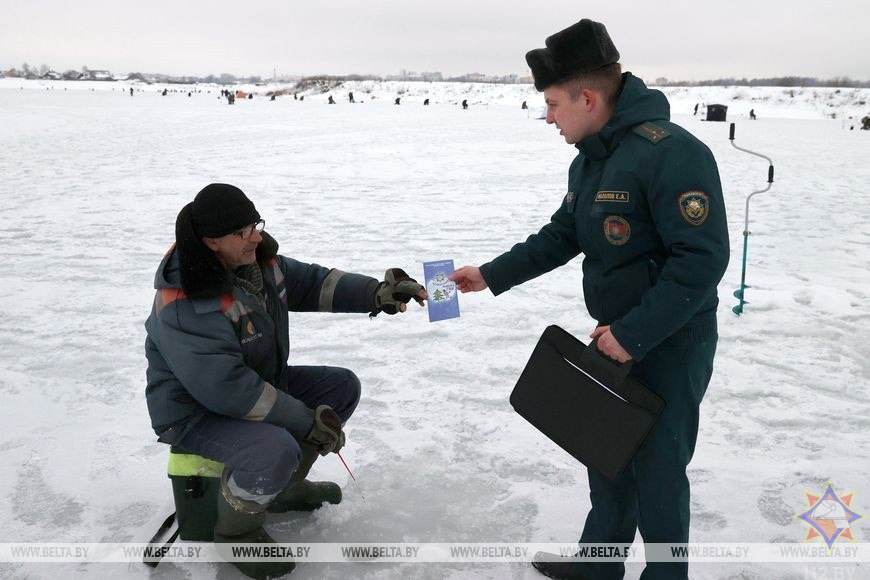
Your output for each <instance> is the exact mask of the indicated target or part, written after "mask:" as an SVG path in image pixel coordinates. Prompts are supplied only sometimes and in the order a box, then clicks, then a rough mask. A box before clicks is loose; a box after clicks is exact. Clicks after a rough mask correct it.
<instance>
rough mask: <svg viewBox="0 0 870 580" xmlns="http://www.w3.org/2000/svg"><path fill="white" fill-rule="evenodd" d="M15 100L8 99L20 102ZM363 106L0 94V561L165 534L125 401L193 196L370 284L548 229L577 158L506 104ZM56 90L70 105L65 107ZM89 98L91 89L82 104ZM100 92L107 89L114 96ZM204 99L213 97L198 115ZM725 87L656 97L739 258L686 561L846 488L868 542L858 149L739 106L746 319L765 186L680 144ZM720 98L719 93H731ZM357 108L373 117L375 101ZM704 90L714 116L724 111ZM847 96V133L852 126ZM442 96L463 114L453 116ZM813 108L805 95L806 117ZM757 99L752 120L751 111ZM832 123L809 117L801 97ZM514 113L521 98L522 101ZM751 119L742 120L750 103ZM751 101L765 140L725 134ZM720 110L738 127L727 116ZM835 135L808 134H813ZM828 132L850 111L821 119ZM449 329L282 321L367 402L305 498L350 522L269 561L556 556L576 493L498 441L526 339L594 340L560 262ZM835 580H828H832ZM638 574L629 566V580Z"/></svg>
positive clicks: (392, 573) (69, 573)
mask: <svg viewBox="0 0 870 580" xmlns="http://www.w3.org/2000/svg"><path fill="white" fill-rule="evenodd" d="M21 85H24V88H23V89H19V86H21ZM406 85H407V87H410V88H408V89H407V91H406V93H405V94H407V95H408V96H407V98H406V99H404V100H403V104H402V105H401V106H398V107H397V106H394V105H393V104H392V98H389V97H390V96H391V95H394V94H395V93H396V88H395V87H391V86H386V87H385V86H381V85H373V86H371V87H369V88H370V90H371V91H372V93H366V92H365V87H363V85H362V84H359V85H357V88H351V90H354V92H355V95H356V96H357V99H358V100H360V99H361V100H363V101H366V102H364V103H361V104H356V105H349V104H347V103H346V101H345V100H344V99H338V97H339V96H343V95H344V94H345V93H346V91H347V89H348V87H343V88H342V89H340V90H339V91H340V92H339V91H336V92H335V94H336V98H337V100H338V103H339V104H338V105H336V106H327V105H325V104H324V102H325V100H326V96H325V95H318V94H314V93H311V94H310V95H309V97H308V98H306V100H305V101H304V102H302V103H300V102H297V101H294V100H293V99H292V97H289V98H288V97H280V98H278V100H276V101H274V102H270V101H269V100H268V99H267V98H264V97H263V96H262V95H258V96H257V97H255V98H254V99H252V100H250V101H247V100H246V101H237V102H236V104H235V105H234V106H227V105H226V103H225V101H223V100H220V99H218V97H217V95H216V90H217V89H216V88H215V87H202V89H203V92H201V93H195V94H194V95H193V96H192V97H187V95H186V89H185V92H184V93H170V94H169V95H168V96H167V97H161V96H160V95H159V94H158V89H157V88H155V87H147V86H141V87H140V88H142V89H143V90H142V91H141V92H137V93H136V95H135V96H134V97H130V96H129V95H128V94H127V93H126V92H125V91H126V88H127V85H124V84H123V83H108V84H107V83H102V84H99V83H94V84H92V85H88V84H82V83H78V84H77V83H60V82H58V83H23V82H21V81H18V80H17V79H14V80H13V79H5V80H4V81H2V82H0V177H2V179H0V200H2V203H0V221H2V223H3V224H4V226H3V228H2V229H0V255H2V259H3V262H4V264H5V265H4V268H2V270H0V280H2V282H0V313H2V316H3V319H4V324H3V325H2V326H0V345H2V349H0V397H2V405H0V461H2V465H3V469H2V470H0V524H2V525H0V542H12V541H25V542H38V541H63V542H75V541H82V542H101V541H102V542H109V541H117V542H123V541H146V540H147V538H148V537H150V536H151V534H153V532H154V531H155V530H156V527H157V524H158V520H159V519H160V518H162V517H165V515H166V514H168V513H169V512H170V511H171V509H172V508H171V493H170V488H169V481H168V479H167V478H166V471H165V469H166V454H167V448H166V447H165V446H163V445H162V444H159V443H157V442H156V441H155V438H154V436H153V433H152V431H151V429H150V426H149V421H148V414H147V410H146V407H145V400H144V371H145V358H144V350H143V342H144V328H143V321H144V319H145V317H146V316H147V314H148V312H149V309H150V306H151V301H152V298H153V290H152V279H153V273H154V269H155V268H156V266H157V264H158V263H159V261H160V258H161V256H162V255H163V253H164V252H165V250H166V249H167V248H168V247H169V245H170V243H171V242H172V239H173V232H174V220H175V216H176V214H177V212H178V210H179V209H180V208H181V207H182V205H183V204H185V203H186V202H187V201H189V200H190V199H191V198H192V196H193V195H194V194H195V193H196V192H197V191H198V190H199V189H200V188H202V187H203V186H204V185H205V184H207V183H209V182H212V181H224V182H229V183H233V184H236V185H238V186H240V187H241V188H242V189H243V190H244V191H246V192H247V193H248V195H249V196H250V197H251V198H252V199H253V200H254V201H255V203H256V204H257V207H258V209H259V211H260V213H261V214H262V215H263V217H264V218H265V220H266V224H267V228H268V230H269V231H270V232H271V233H272V234H273V235H274V236H275V237H276V238H277V239H278V241H279V242H280V243H281V251H282V253H285V254H287V255H290V256H293V257H295V258H297V259H301V260H304V261H314V262H317V263H320V264H323V265H326V266H330V267H339V268H342V269H344V270H349V271H358V272H362V273H365V274H369V275H373V276H378V277H380V276H382V275H383V271H384V270H385V269H386V268H388V267H392V266H401V267H404V268H405V269H407V271H408V272H409V273H410V274H411V275H412V276H415V277H416V278H418V279H420V280H422V263H423V262H424V261H431V260H438V259H454V260H455V261H456V265H457V266H459V265H462V264H479V263H481V262H484V261H486V260H488V259H490V258H492V257H494V256H496V255H497V254H499V253H500V252H502V251H504V250H506V249H508V248H509V247H510V246H511V245H512V244H513V243H515V242H517V241H519V240H522V239H524V238H525V236H526V235H528V234H529V233H531V232H533V231H537V229H538V228H539V227H540V226H541V225H543V224H544V223H546V221H547V220H548V218H549V216H550V215H551V214H552V212H553V211H554V210H555V208H556V207H557V206H558V204H559V203H560V201H561V199H562V197H563V195H564V192H565V187H566V183H567V167H568V164H569V162H570V160H571V159H572V157H573V153H574V150H573V149H572V148H571V147H569V146H566V145H565V144H564V142H563V141H562V139H561V138H560V137H559V136H558V134H557V132H556V131H555V130H553V128H552V127H549V126H547V125H546V124H545V123H544V122H542V121H539V120H536V119H534V114H531V115H530V114H527V112H526V111H521V110H520V109H519V103H520V102H521V101H522V100H526V99H529V100H530V101H529V102H530V104H532V103H534V104H535V106H539V105H540V96H539V95H536V94H535V93H534V91H533V90H532V89H531V88H530V87H528V86H521V85H517V86H507V87H505V86H499V85H474V86H463V85H454V84H448V83H442V84H436V85H432V86H429V89H428V91H429V92H428V93H427V94H428V95H430V96H431V97H432V100H433V105H431V106H429V107H423V106H421V105H420V101H422V98H425V97H422V94H423V93H422V92H419V93H412V92H410V91H412V90H418V91H420V90H421V89H422V87H424V86H426V84H425V83H419V84H414V83H406ZM64 87H67V88H68V89H69V90H64ZM89 88H95V90H94V91H91V90H89ZM111 89H117V90H111ZM206 90H211V93H207V92H205V91H206ZM729 90H732V89H714V88H704V89H687V91H689V92H681V91H680V90H678V89H670V88H669V89H668V93H669V94H671V95H672V97H673V98H674V113H675V114H674V120H675V121H676V122H678V123H681V124H683V125H684V126H685V127H687V128H688V129H689V130H691V131H692V132H693V133H695V134H696V135H697V136H698V137H699V138H701V139H702V140H703V141H704V142H705V143H707V144H708V145H709V146H710V148H711V149H712V150H713V152H714V154H715V155H716V158H717V160H718V162H719V168H720V172H721V175H722V181H723V186H724V191H725V194H726V203H727V208H728V212H729V225H730V232H731V243H732V257H731V263H730V266H729V268H728V272H727V273H726V275H725V278H724V279H723V281H722V283H721V285H720V288H719V290H720V299H721V302H722V303H721V306H720V312H719V323H720V335H721V339H720V342H719V350H718V353H717V360H716V371H715V373H714V376H713V379H712V383H711V385H710V388H709V390H708V392H707V396H706V399H705V400H704V403H703V405H702V418H701V426H700V435H699V441H698V446H697V449H696V453H695V458H694V461H693V462H692V465H691V467H690V472H689V473H690V478H691V481H692V497H693V499H692V502H693V514H692V534H693V535H692V540H693V541H705V542H717V541H734V542H737V541H749V542H770V541H781V542H799V541H801V540H802V539H803V538H804V537H805V535H806V527H805V526H804V525H803V524H802V523H801V522H800V520H798V519H797V518H796V515H797V514H798V513H800V512H801V511H804V510H805V509H806V504H805V500H804V496H803V493H804V491H816V492H819V491H823V489H824V485H825V484H826V482H828V481H830V482H832V483H833V484H834V486H835V488H836V489H837V490H838V491H839V490H843V491H845V490H854V492H855V503H854V504H853V508H854V509H855V511H857V512H858V513H861V514H863V515H864V516H865V517H864V518H863V519H861V520H859V521H858V522H856V523H855V524H854V528H855V533H856V536H857V537H858V539H859V540H861V541H866V539H867V538H870V362H868V361H870V331H868V325H870V227H868V223H870V166H868V159H870V134H868V133H867V132H863V131H848V130H844V129H843V123H842V118H841V117H842V116H841V117H840V118H838V119H837V120H831V119H825V118H823V117H824V113H825V112H824V110H823V109H822V110H818V109H817V108H814V107H815V106H814V105H813V104H812V102H813V97H812V96H811V95H816V94H822V93H823V92H824V91H828V92H831V93H832V94H835V95H841V94H842V93H834V92H833V91H834V89H816V90H815V91H822V92H818V93H817V92H813V91H814V90H813V89H806V90H805V92H804V93H802V95H804V96H803V97H802V98H801V99H799V103H797V104H794V103H792V102H791V101H793V99H792V98H791V97H786V98H785V100H782V99H778V97H777V96H776V95H780V96H781V95H782V91H783V90H784V89H749V88H739V90H740V91H742V92H743V93H744V97H743V99H742V101H739V102H740V103H742V104H741V105H740V106H739V107H738V106H734V108H732V111H729V112H730V113H733V115H732V116H733V117H734V118H735V120H737V121H738V128H737V142H738V144H740V145H742V146H744V147H748V148H750V149H753V150H757V151H760V152H764V153H766V154H767V155H769V156H770V157H772V158H773V160H774V162H775V164H776V169H777V176H776V179H777V180H776V183H775V184H774V187H773V189H772V190H771V192H769V193H766V194H763V195H761V196H757V197H756V198H755V199H754V201H753V206H752V224H751V231H752V236H751V238H750V252H749V258H750V264H749V271H748V279H747V282H748V283H749V284H750V286H751V288H749V290H747V294H746V297H747V300H748V301H749V304H748V306H747V307H746V312H745V314H744V316H743V317H742V318H737V317H735V316H734V315H732V314H731V312H730V307H731V306H732V305H733V304H734V303H735V300H734V299H733V298H732V296H731V293H732V292H733V291H734V290H735V289H736V288H737V286H738V285H739V280H740V255H741V251H742V229H743V203H744V196H745V195H746V194H747V193H749V192H750V191H752V190H754V189H758V188H760V187H763V186H764V184H765V183H766V175H767V168H766V164H765V163H764V162H763V161H761V160H758V159H756V158H752V157H750V156H748V155H746V154H744V153H741V152H739V151H737V150H736V149H734V148H732V147H731V146H730V144H729V142H728V125H727V124H724V123H705V122H701V121H700V120H699V119H698V118H693V117H692V116H691V107H692V106H694V103H695V102H697V101H703V102H714V101H715V100H721V101H723V102H726V104H728V98H729V94H730V93H728V91H729ZM733 90H736V89H733ZM378 91H380V94H381V96H380V97H379V98H377V99H370V98H368V96H369V95H370V94H379V93H378ZM717 91H718V92H717ZM868 92H870V91H867V90H866V89H865V90H864V92H863V94H858V96H855V95H852V96H851V97H849V98H850V99H851V100H849V101H848V103H845V104H844V105H843V106H844V107H846V108H848V107H851V108H850V109H848V110H849V111H852V112H850V113H849V114H858V113H860V114H862V115H863V114H866V113H867V112H870V111H868V110H867V108H866V107H865V108H864V109H865V110H864V112H863V113H861V112H860V107H861V106H860V105H857V104H856V103H857V102H858V101H860V100H861V99H862V98H863V99H865V100H866V96H867V94H868ZM463 94H470V95H472V96H471V97H468V98H469V102H470V103H471V105H472V106H471V108H470V109H469V110H467V111H463V110H461V109H460V108H459V107H457V106H456V102H457V101H458V100H461V98H462V96H461V95H463ZM824 94H825V95H826V94H828V93H827V92H825V93H824ZM765 96H769V97H770V98H769V99H768V100H767V101H752V99H753V98H754V97H758V98H759V99H761V98H763V97H765ZM821 98H823V99H826V98H827V97H824V96H823V97H821ZM532 99H535V100H534V101H533V100H532ZM761 102H763V103H766V104H765V105H761V104H758V103H761ZM749 103H755V108H756V111H757V112H758V114H759V116H760V119H759V120H758V121H756V122H749V121H746V112H747V111H748V108H749V106H750V105H749ZM740 107H745V108H746V111H744V110H743V109H742V108H740ZM828 108H830V107H828ZM844 110H845V109H844ZM460 302H461V308H462V317H461V318H459V319H455V320H449V321H445V322H439V323H434V324H430V323H429V322H428V319H427V315H426V311H425V309H420V308H417V307H416V306H414V307H411V308H409V312H408V313H407V314H405V315H402V316H395V317H388V316H386V315H381V316H378V317H377V318H376V319H375V320H369V319H368V318H367V317H366V316H365V315H345V314H317V313H313V314H291V363H297V364H331V365H340V366H345V367H349V368H351V369H353V370H354V371H355V372H356V373H357V374H358V375H359V377H360V379H361V380H362V383H363V400H362V402H361V403H360V405H359V408H358V410H357V413H356V414H355V415H354V417H353V419H352V421H351V423H349V425H348V429H347V432H348V446H347V448H346V451H345V452H344V456H345V458H346V459H347V460H348V463H349V464H350V466H351V468H352V469H353V470H354V472H355V474H356V475H357V478H358V479H359V481H360V485H361V486H362V489H363V492H364V493H365V496H366V499H367V502H366V503H364V502H363V501H362V499H361V498H360V495H359V493H358V492H357V491H356V490H355V488H354V487H353V485H352V484H351V482H350V481H349V477H348V476H347V473H346V472H345V471H344V469H343V467H342V466H341V464H340V462H339V461H338V460H337V458H335V457H328V458H325V459H322V460H320V461H319V462H318V463H317V464H316V466H315V468H314V475H315V476H317V477H319V478H333V479H334V480H336V481H338V482H340V483H341V484H342V486H343V487H344V491H345V501H344V502H343V503H342V504H341V505H339V506H329V507H326V508H324V509H321V510H319V511H318V512H316V513H313V514H306V515H291V516H289V517H288V516H277V515H275V516H270V518H269V520H268V521H269V526H270V530H272V531H273V532H274V533H275V536H276V537H277V538H278V539H279V540H280V541H287V542H291V541H310V542H329V541H373V542H377V541H407V542H430V541H431V542H439V541H441V542H447V541H458V542H462V541H465V542H478V541H480V542H483V541H520V542H550V541H559V542H573V541H575V540H576V539H577V537H578V536H579V532H580V530H581V529H582V525H583V522H584V517H585V514H586V512H587V510H588V508H589V498H588V486H587V483H586V474H585V469H584V468H583V467H582V466H581V465H579V464H578V463H577V462H576V461H575V460H573V459H572V458H571V457H570V456H568V455H567V454H566V453H564V452H563V451H561V450H560V449H559V448H558V447H556V446H555V445H553V444H552V443H550V442H549V441H548V440H546V439H545V438H544V437H543V436H541V435H540V434H539V433H537V432H536V431H535V430H534V429H533V428H532V427H531V426H530V425H528V424H527V423H526V422H525V421H524V420H523V419H522V418H520V417H519V416H518V415H516V414H515V413H514V412H513V410H512V409H511V407H510V404H509V403H508V395H509V393H510V390H511V389H512V387H513V384H514V382H515V381H516V379H517V377H518V376H519V374H520V372H521V370H522V368H523V366H524V363H525V361H526V360H527V358H528V356H529V354H530V353H531V350H532V348H533V346H534V344H535V342H536V340H537V338H538V336H539V335H540V333H541V331H542V330H543V329H544V328H545V327H546V326H547V325H548V324H559V325H561V326H562V327H564V328H565V329H567V330H569V331H571V332H573V333H575V334H577V335H578V336H581V337H583V336H584V335H585V334H587V333H588V332H589V331H591V330H592V328H593V324H594V323H593V321H592V320H591V319H590V318H589V317H588V315H587V314H586V311H585V307H584V304H583V300H582V295H581V291H580V267H579V259H577V260H574V261H572V262H571V263H569V264H568V265H566V266H565V267H563V268H561V269H558V270H556V271H554V272H552V273H550V274H547V275H545V276H543V277H541V278H538V279H536V280H534V281H532V282H529V283H527V284H525V285H523V286H520V287H518V288H516V289H514V290H512V291H511V292H508V293H507V294H505V295H503V296H500V297H498V298H493V297H492V295H491V294H489V293H488V292H484V293H479V294H475V295H464V296H462V297H461V298H460ZM692 570H693V572H692V575H693V577H697V578H710V579H713V578H716V579H724V578H745V579H762V578H763V579H771V578H777V579H796V578H828V577H842V578H860V577H866V576H867V575H868V570H866V569H857V568H848V567H845V566H840V567H839V568H837V570H830V569H824V568H813V567H806V566H793V567H788V568H783V567H773V566H765V565H750V564H732V565H721V564H716V565H706V566H705V565H702V564H697V565H693V568H692ZM835 572H836V574H839V576H833V574H834V573H835ZM639 573H640V568H639V567H637V566H633V567H630V568H629V573H628V575H627V577H628V578H636V577H637V575H638V574H639ZM215 575H217V576H218V577H220V578H235V577H237V576H238V575H237V573H236V572H235V570H233V569H232V568H231V567H230V566H229V565H227V564H192V565H180V564H171V563H164V564H161V566H160V567H159V568H158V569H157V570H156V571H155V572H152V571H151V570H150V569H147V568H145V567H144V566H141V565H129V566H128V565H126V564H72V565H64V564H52V565H48V564H46V565H23V564H0V576H3V577H4V578H5V577H12V578H25V577H27V578H49V577H113V578H145V577H159V578H168V577H172V578H175V577H188V578H211V577H214V576H215ZM293 577H294V578H344V577H359V578H398V577H402V578H442V577H450V578H465V577H484V578H529V579H531V578H538V577H539V576H537V573H536V572H534V571H533V570H532V569H531V568H530V567H528V566H527V565H520V564H514V565H481V564H476V565H473V564H451V565H438V566H435V565H423V564H416V565H402V566H399V565H391V564H390V565H388V564H371V563H360V564H304V565H300V566H299V567H298V568H297V570H296V572H294V574H293Z"/></svg>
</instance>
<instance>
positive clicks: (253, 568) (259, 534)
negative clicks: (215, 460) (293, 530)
mask: <svg viewBox="0 0 870 580" xmlns="http://www.w3.org/2000/svg"><path fill="white" fill-rule="evenodd" d="M226 484H227V475H226V471H224V476H223V477H222V478H221V490H220V493H218V497H217V514H218V517H217V523H215V526H214V542H215V544H216V548H217V550H218V553H219V554H221V556H222V557H228V556H230V555H231V554H232V552H231V551H230V549H229V547H224V548H222V547H221V546H220V544H223V543H228V542H230V543H238V544H275V543H276V542H275V540H274V539H273V538H272V536H270V535H269V534H268V533H267V532H266V530H264V529H263V522H264V521H265V519H266V513H265V506H262V505H260V504H258V503H256V502H253V501H246V500H243V499H239V498H237V497H234V496H233V495H232V492H230V490H229V489H228V488H227V485H226ZM230 563H231V564H232V565H233V566H235V567H236V568H238V569H239V570H240V571H241V572H242V574H244V575H245V576H248V577H250V578H257V579H260V578H278V577H279V576H284V575H286V574H289V573H290V572H292V571H293V569H294V568H295V567H296V564H295V563H294V562H293V561H292V560H287V561H283V562H265V561H264V562H230Z"/></svg>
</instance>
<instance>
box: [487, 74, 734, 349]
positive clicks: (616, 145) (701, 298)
mask: <svg viewBox="0 0 870 580" xmlns="http://www.w3.org/2000/svg"><path fill="white" fill-rule="evenodd" d="M623 77H624V78H623V89H622V92H621V93H620V96H619V100H618V102H617V105H616V108H615V110H614V114H613V116H612V118H611V119H610V121H608V123H607V125H606V126H605V127H604V128H603V129H602V130H601V131H600V132H599V133H596V134H595V135H592V136H590V137H587V138H586V139H584V140H583V141H582V142H580V143H579V144H578V145H577V149H578V150H579V151H580V153H579V154H578V155H577V157H576V158H575V159H574V161H573V162H572V163H571V168H570V169H569V171H568V194H567V195H565V198H564V200H563V201H562V204H561V206H560V207H559V209H558V210H557V211H556V213H555V214H553V217H552V218H551V220H550V223H549V224H547V225H545V226H544V227H543V228H542V229H541V231H540V232H538V233H537V234H533V235H531V236H529V238H528V239H527V240H526V241H525V242H522V243H519V244H517V245H515V246H514V247H513V248H511V250H510V251H508V252H506V253H504V254H502V255H501V256H499V257H497V258H495V259H494V260H492V261H491V262H489V263H487V264H484V265H483V266H481V268H480V271H481V273H482V275H483V277H484V279H485V280H486V283H487V284H488V286H489V288H490V289H491V290H492V292H493V294H495V295H498V294H501V293H502V292H505V291H506V290H508V289H510V288H511V287H513V286H516V285H517V284H521V283H523V282H526V281H527V280H531V279H532V278H535V277H536V276H540V275H541V274H543V273H545V272H549V271H550V270H552V269H554V268H557V267H559V266H561V265H563V264H565V263H566V262H568V261H569V260H571V259H572V258H573V257H575V256H577V255H578V254H579V253H581V252H582V253H583V254H584V259H583V294H584V297H585V300H586V307H587V309H588V310H589V314H590V315H591V316H592V317H593V318H595V319H596V320H597V321H598V322H599V324H610V325H611V331H612V332H613V335H614V337H616V339H617V340H618V341H619V344H621V345H622V347H623V348H624V349H625V350H626V351H628V353H629V354H631V356H632V358H634V359H635V360H641V359H642V358H643V357H644V356H645V355H646V354H647V353H648V352H649V351H650V350H651V349H652V348H654V347H655V346H656V345H658V344H660V343H662V342H663V341H665V340H667V339H668V338H669V337H672V336H674V335H675V334H677V333H678V332H682V333H689V334H690V335H691V336H694V337H697V338H699V339H703V338H708V337H715V336H716V306H717V304H718V302H719V300H718V298H717V296H716V285H717V284H718V283H719V280H721V278H722V275H723V274H724V273H725V268H726V267H727V265H728V258H729V246H728V227H727V223H726V221H725V205H724V202H723V199H722V186H721V184H720V182H719V171H718V169H717V167H716V160H715V159H714V158H713V154H712V153H711V152H710V150H709V149H708V148H707V147H706V146H705V145H704V144H703V143H701V142H700V141H699V140H698V139H696V138H695V137H694V136H692V135H691V134H690V133H689V132H688V131H686V130H685V129H683V128H682V127H680V126H678V125H675V124H673V123H671V122H670V121H669V119H670V106H669V105H668V101H667V98H665V96H664V95H663V94H662V93H661V92H659V91H656V90H651V89H648V88H647V87H646V85H644V83H643V81H641V80H640V79H639V78H637V77H634V76H632V75H631V74H630V73H625V74H624V75H623Z"/></svg>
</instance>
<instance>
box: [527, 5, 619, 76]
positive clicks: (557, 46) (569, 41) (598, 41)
mask: <svg viewBox="0 0 870 580" xmlns="http://www.w3.org/2000/svg"><path fill="white" fill-rule="evenodd" d="M544 44H545V45H546V48H536V49H534V50H530V51H529V52H527V53H526V62H527V63H528V64H529V68H531V69H532V76H533V77H534V78H535V88H536V89H538V90H539V91H543V90H544V89H546V88H547V87H549V86H550V85H553V84H556V83H559V82H562V81H565V80H568V79H569V78H571V77H572V76H574V75H578V74H582V73H588V72H592V71H594V70H596V69H599V68H602V67H605V66H607V65H609V64H614V63H617V62H619V51H618V50H616V47H615V46H614V45H613V41H612V40H610V35H609V34H607V29H606V28H605V27H604V25H603V24H601V23H600V22H595V21H593V20H589V19H588V18H584V19H583V20H581V21H580V22H577V23H576V24H572V25H571V26H569V27H568V28H566V29H565V30H562V31H560V32H557V33H556V34H553V35H552V36H549V37H547V40H545V41H544Z"/></svg>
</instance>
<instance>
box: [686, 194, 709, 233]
mask: <svg viewBox="0 0 870 580" xmlns="http://www.w3.org/2000/svg"><path fill="white" fill-rule="evenodd" d="M678 203H679V204H680V213H681V214H682V215H683V219H684V220H686V222H688V223H689V224H691V225H693V226H699V225H701V224H703V223H704V222H705V221H707V216H708V215H709V214H710V203H709V200H708V198H707V194H706V193H704V192H703V191H687V192H686V193H681V194H680V197H679V200H678Z"/></svg>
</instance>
